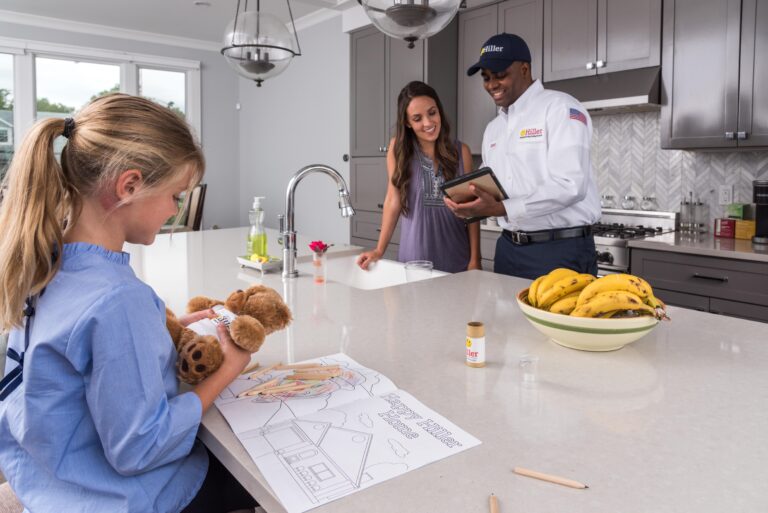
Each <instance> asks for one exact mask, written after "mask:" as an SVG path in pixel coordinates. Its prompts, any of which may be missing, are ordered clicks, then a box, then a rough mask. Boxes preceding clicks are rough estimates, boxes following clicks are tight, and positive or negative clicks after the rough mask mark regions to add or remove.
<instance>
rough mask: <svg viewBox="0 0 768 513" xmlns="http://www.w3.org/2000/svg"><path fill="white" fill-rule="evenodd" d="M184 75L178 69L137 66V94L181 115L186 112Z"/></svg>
mask: <svg viewBox="0 0 768 513" xmlns="http://www.w3.org/2000/svg"><path fill="white" fill-rule="evenodd" d="M186 89H187V85H186V75H185V74H184V73H182V72H179V71H166V70H160V69H151V68H139V95H141V96H143V97H144V98H149V99H150V100H152V101H155V102H157V103H159V104H160V105H163V106H165V107H168V108H169V109H171V110H172V111H174V112H176V113H177V114H178V115H180V116H181V117H184V116H185V115H186V113H187V94H186Z"/></svg>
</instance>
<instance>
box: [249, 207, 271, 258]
mask: <svg viewBox="0 0 768 513" xmlns="http://www.w3.org/2000/svg"><path fill="white" fill-rule="evenodd" d="M263 202H264V197H263V196H255V197H254V198H253V206H252V207H251V210H250V212H248V220H249V221H250V223H251V229H250V230H249V231H248V241H247V244H246V256H248V257H249V258H250V257H251V256H253V255H256V256H260V257H267V232H266V231H265V230H264V209H263V207H262V203H263Z"/></svg>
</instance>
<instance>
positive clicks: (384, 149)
mask: <svg viewBox="0 0 768 513" xmlns="http://www.w3.org/2000/svg"><path fill="white" fill-rule="evenodd" d="M388 149H389V148H388V147H386V146H382V147H381V151H382V152H384V153H386V152H387V150H388Z"/></svg>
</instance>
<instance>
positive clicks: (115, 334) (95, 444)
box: [0, 94, 254, 513]
mask: <svg viewBox="0 0 768 513" xmlns="http://www.w3.org/2000/svg"><path fill="white" fill-rule="evenodd" d="M61 135H63V136H64V137H65V138H67V139H68V140H67V144H66V145H65V146H64V150H63V151H62V154H61V165H59V164H58V163H57V162H56V159H55V157H54V153H53V141H54V139H55V138H56V137H58V136H61ZM203 167H204V162H203V156H202V153H201V151H200V148H199V147H198V146H197V144H196V143H195V141H194V139H193V137H192V135H191V133H190V131H189V129H188V127H187V125H186V124H185V123H184V121H183V120H182V119H181V118H179V117H178V116H177V115H176V114H174V113H173V112H171V111H170V110H168V109H165V108H163V107H160V106H159V105H157V104H155V103H153V102H151V101H149V100H145V99H143V98H137V97H132V96H128V95H124V94H113V95H109V96H105V97H102V98H98V99H96V100H94V101H93V102H92V103H90V104H89V105H87V106H86V107H85V108H83V110H82V111H81V112H80V113H79V114H78V115H77V116H75V118H74V119H73V118H67V119H55V118H52V119H45V120H42V121H40V122H38V123H37V124H36V125H35V126H33V127H32V129H31V130H30V132H29V134H28V135H27V137H26V138H25V139H24V142H23V143H22V146H21V148H20V150H19V152H18V153H17V154H16V156H15V157H14V159H13V162H12V163H11V167H10V169H9V171H8V175H7V177H6V180H7V181H8V182H9V183H8V191H7V195H6V197H5V199H4V201H3V204H2V206H1V207H0V209H1V210H0V226H2V227H3V236H2V240H1V241H0V283H1V285H2V287H1V288H0V331H8V330H11V333H10V340H9V349H8V357H7V363H6V375H5V377H4V378H3V380H2V382H1V383H0V385H1V386H0V469H1V470H2V472H3V474H4V475H5V477H6V478H7V479H8V480H9V482H10V485H11V487H12V488H13V490H14V491H15V493H16V495H17V496H18V497H19V499H20V500H21V502H22V503H23V504H24V506H25V507H26V509H27V510H28V511H34V512H35V513H44V512H56V513H63V512H79V513H82V512H105V511H120V512H142V513H146V512H179V511H182V510H184V511H206V512H208V511H226V510H227V509H235V507H248V506H253V504H254V503H253V501H252V499H250V497H249V496H248V495H247V494H245V492H244V490H242V488H239V487H238V486H235V487H234V488H235V492H234V493H235V494H240V495H238V498H239V499H240V500H242V501H243V502H240V503H238V504H236V505H231V504H228V503H227V499H228V498H229V497H230V495H229V493H230V492H227V489H226V488H225V489H220V490H216V487H220V486H222V485H221V480H222V477H221V473H222V472H224V471H223V470H222V467H220V466H219V465H214V464H215V463H216V462H214V461H212V462H211V470H209V469H208V467H209V465H208V455H207V454H206V450H205V448H204V447H202V445H201V444H200V443H199V442H198V441H196V439H195V435H196V433H197V429H198V426H199V424H200V418H201V415H202V414H203V412H205V411H206V410H207V409H208V408H209V407H210V406H211V404H212V403H213V400H214V399H215V398H216V396H217V395H218V394H219V392H220V391H221V390H223V388H224V387H225V386H226V385H227V384H229V382H230V381H232V380H233V379H234V378H235V377H236V376H237V375H238V374H239V373H240V372H242V370H243V369H244V367H245V365H246V364H247V363H248V361H249V358H250V355H249V354H248V353H246V352H245V351H242V350H240V349H238V348H237V347H236V346H235V345H234V344H233V343H232V342H231V339H230V338H229V336H228V334H227V332H226V331H225V330H221V331H220V333H219V336H220V338H221V339H222V346H223V350H224V354H225V357H224V363H223V364H222V366H221V368H220V369H219V370H218V371H217V372H216V373H214V374H213V375H212V376H210V377H209V378H208V379H207V380H205V381H204V382H202V383H201V384H199V385H198V386H197V387H196V388H195V389H194V390H193V391H191V392H187V393H183V394H179V391H178V382H177V380H176V378H175V361H176V353H175V351H174V349H173V345H172V342H171V339H170V336H169V335H168V332H167V330H166V328H165V309H164V305H163V302H162V301H161V300H160V298H158V297H157V296H156V295H155V293H154V292H153V291H152V289H151V288H150V287H149V286H147V285H145V284H144V283H142V282H141V281H140V280H139V279H138V278H136V276H135V275H134V274H133V272H132V270H131V268H130V266H129V264H128V254H126V253H123V252H122V248H123V245H124V244H125V243H126V242H130V243H137V244H151V243H152V241H153V240H154V238H155V234H156V233H157V232H158V230H159V229H160V227H161V226H162V225H163V222H164V221H165V220H166V219H168V218H169V217H171V216H172V215H174V214H176V213H177V204H178V203H177V201H178V198H179V195H180V194H181V193H182V192H183V191H190V190H191V189H192V187H194V185H195V184H196V183H197V182H198V181H199V180H200V178H201V177H202V174H203ZM205 315H206V312H201V313H198V314H197V315H191V316H186V317H185V318H184V319H183V322H184V323H186V324H188V323H190V322H193V321H195V320H197V319H200V318H202V317H203V316H205ZM230 477H231V476H230ZM204 482H205V483H204ZM212 491H213V492H216V493H219V494H221V497H220V498H215V499H213V500H210V497H208V494H210V493H211V492H212ZM207 501H209V503H206V502H207Z"/></svg>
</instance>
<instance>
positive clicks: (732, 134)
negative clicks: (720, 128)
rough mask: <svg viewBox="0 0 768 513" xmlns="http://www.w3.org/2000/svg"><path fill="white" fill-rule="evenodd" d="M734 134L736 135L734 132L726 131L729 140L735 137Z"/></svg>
mask: <svg viewBox="0 0 768 513" xmlns="http://www.w3.org/2000/svg"><path fill="white" fill-rule="evenodd" d="M734 136H735V134H734V133H733V132H726V133H725V138H726V139H728V140H732V139H734Z"/></svg>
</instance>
